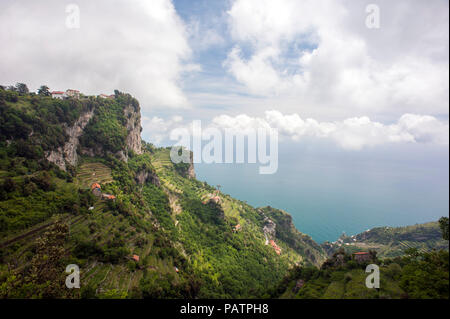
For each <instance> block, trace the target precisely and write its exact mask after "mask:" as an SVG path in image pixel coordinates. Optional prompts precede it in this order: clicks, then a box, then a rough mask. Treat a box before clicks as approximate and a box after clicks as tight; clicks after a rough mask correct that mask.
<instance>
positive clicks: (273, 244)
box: [269, 239, 281, 255]
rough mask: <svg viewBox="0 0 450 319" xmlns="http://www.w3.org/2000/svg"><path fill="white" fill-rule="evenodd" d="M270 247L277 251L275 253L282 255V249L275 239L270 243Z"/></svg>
mask: <svg viewBox="0 0 450 319" xmlns="http://www.w3.org/2000/svg"><path fill="white" fill-rule="evenodd" d="M269 244H270V246H272V248H273V249H275V252H276V253H277V255H281V248H280V247H279V246H278V245H277V244H276V243H275V241H274V240H273V239H271V240H270V241H269Z"/></svg>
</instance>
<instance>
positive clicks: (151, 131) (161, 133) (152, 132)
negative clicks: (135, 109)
mask: <svg viewBox="0 0 450 319" xmlns="http://www.w3.org/2000/svg"><path fill="white" fill-rule="evenodd" d="M141 122H142V129H143V131H144V134H145V137H148V138H149V139H148V141H149V142H151V143H153V144H155V145H162V144H163V143H164V142H166V141H167V139H168V136H169V133H170V131H171V130H172V129H174V128H175V127H177V126H180V125H182V122H183V118H182V117H181V116H179V115H175V116H173V117H171V118H170V119H168V120H164V119H162V118H160V117H158V116H153V117H147V116H143V117H142V120H141Z"/></svg>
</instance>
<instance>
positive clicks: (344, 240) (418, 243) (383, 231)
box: [322, 222, 448, 257]
mask: <svg viewBox="0 0 450 319" xmlns="http://www.w3.org/2000/svg"><path fill="white" fill-rule="evenodd" d="M322 247H323V248H324V249H325V250H326V251H327V252H328V253H329V255H332V254H333V253H334V252H336V251H337V250H339V249H340V248H345V250H346V251H348V252H356V251H367V250H369V249H370V250H374V251H376V252H377V254H378V256H379V257H396V256H401V255H403V254H404V253H405V251H406V250H407V249H409V248H416V249H418V250H419V251H420V252H428V251H431V250H432V249H445V250H448V241H447V240H444V239H442V232H441V229H440V227H439V223H438V222H431V223H425V224H417V225H412V226H405V227H375V228H372V229H370V230H367V231H365V232H363V233H360V234H357V235H354V236H346V235H345V234H344V235H342V236H341V237H340V238H339V239H338V240H337V241H336V242H334V243H328V242H326V243H323V244H322Z"/></svg>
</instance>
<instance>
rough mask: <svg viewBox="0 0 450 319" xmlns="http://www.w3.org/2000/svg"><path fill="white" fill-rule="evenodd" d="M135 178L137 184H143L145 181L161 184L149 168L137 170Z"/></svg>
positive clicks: (156, 184)
mask: <svg viewBox="0 0 450 319" xmlns="http://www.w3.org/2000/svg"><path fill="white" fill-rule="evenodd" d="M135 179H136V181H137V183H138V184H139V185H144V184H145V183H147V182H150V183H152V184H153V185H155V186H158V187H159V186H161V182H160V181H159V178H158V175H156V174H155V173H154V172H152V171H149V170H140V171H139V172H137V174H136V176H135Z"/></svg>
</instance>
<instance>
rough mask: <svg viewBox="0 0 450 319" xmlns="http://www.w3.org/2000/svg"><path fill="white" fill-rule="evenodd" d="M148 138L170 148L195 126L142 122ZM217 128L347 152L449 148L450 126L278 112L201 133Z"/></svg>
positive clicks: (426, 119) (409, 118)
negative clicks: (179, 132)
mask: <svg viewBox="0 0 450 319" xmlns="http://www.w3.org/2000/svg"><path fill="white" fill-rule="evenodd" d="M143 127H144V130H145V131H146V135H147V136H148V137H149V138H150V140H151V141H152V142H154V143H155V144H158V145H161V144H170V141H169V134H170V131H172V130H173V129H178V128H186V129H187V130H188V131H189V132H192V123H188V122H184V121H183V119H182V118H181V117H178V116H175V117H172V118H170V119H169V120H163V119H162V118H159V117H153V118H147V117H144V119H143ZM209 127H215V128H219V129H222V130H225V129H227V130H231V131H232V132H235V133H239V134H244V135H245V134H248V133H249V132H251V131H252V132H254V130H255V129H258V128H264V129H276V130H278V133H279V135H280V141H281V142H283V141H284V142H286V141H289V140H291V141H293V142H297V143H300V142H303V141H306V140H308V141H310V140H311V139H329V140H331V141H333V142H334V143H335V144H336V145H338V146H339V147H341V148H343V149H346V150H362V149H364V148H367V147H375V146H378V145H383V144H391V143H426V144H436V145H444V146H448V144H449V138H448V136H449V124H448V123H446V122H442V121H440V120H438V119H437V118H435V117H433V116H429V115H417V114H404V115H402V116H401V117H400V118H399V119H398V120H397V121H396V122H395V123H392V124H382V123H380V122H376V121H372V120H371V119H370V118H369V117H367V116H362V117H352V118H347V119H344V120H342V121H333V122H320V121H317V120H315V119H312V118H307V119H302V118H301V117H300V116H299V115H298V114H296V113H294V114H283V113H281V112H279V111H276V110H269V111H266V112H265V115H264V117H254V116H249V115H247V114H239V115H236V116H229V115H225V114H222V115H219V116H216V117H214V118H213V119H212V120H211V121H210V122H202V129H207V128H209Z"/></svg>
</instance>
